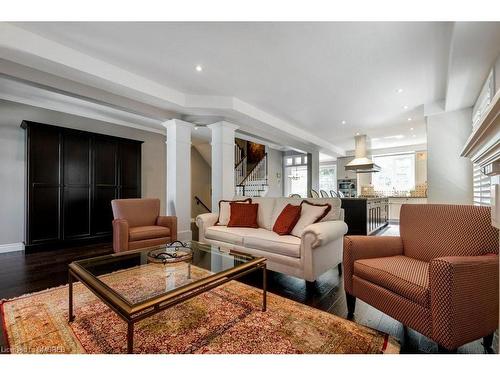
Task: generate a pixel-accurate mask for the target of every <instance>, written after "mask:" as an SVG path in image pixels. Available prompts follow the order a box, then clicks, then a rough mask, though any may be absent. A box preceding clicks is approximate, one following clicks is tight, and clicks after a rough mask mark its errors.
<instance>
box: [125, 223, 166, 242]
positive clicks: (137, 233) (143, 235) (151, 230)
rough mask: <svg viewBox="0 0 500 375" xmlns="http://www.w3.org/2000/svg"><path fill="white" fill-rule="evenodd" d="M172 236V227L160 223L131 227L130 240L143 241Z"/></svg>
mask: <svg viewBox="0 0 500 375" xmlns="http://www.w3.org/2000/svg"><path fill="white" fill-rule="evenodd" d="M161 237H170V228H166V227H160V226H158V225H148V226H144V227H133V228H129V238H130V241H141V240H148V239H152V238H161Z"/></svg>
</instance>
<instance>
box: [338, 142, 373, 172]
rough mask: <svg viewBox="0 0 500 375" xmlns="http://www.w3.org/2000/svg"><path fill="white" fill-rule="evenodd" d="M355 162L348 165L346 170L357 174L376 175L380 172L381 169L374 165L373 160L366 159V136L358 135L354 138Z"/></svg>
mask: <svg viewBox="0 0 500 375" xmlns="http://www.w3.org/2000/svg"><path fill="white" fill-rule="evenodd" d="M354 142H355V148H354V160H352V161H351V162H349V163H348V164H346V166H345V169H346V170H349V171H355V172H356V173H374V172H380V170H381V168H380V167H379V166H378V165H377V164H374V163H373V161H372V160H371V159H368V158H367V157H366V149H367V137H366V135H357V136H356V137H354Z"/></svg>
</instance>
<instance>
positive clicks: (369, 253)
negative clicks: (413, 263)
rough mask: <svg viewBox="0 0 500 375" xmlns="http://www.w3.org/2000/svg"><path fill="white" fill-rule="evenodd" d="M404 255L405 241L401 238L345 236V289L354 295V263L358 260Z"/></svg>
mask: <svg viewBox="0 0 500 375" xmlns="http://www.w3.org/2000/svg"><path fill="white" fill-rule="evenodd" d="M401 254H403V241H402V240H401V237H399V236H380V237H378V236H377V237H375V236H345V237H344V256H343V262H344V289H345V290H346V291H347V292H348V293H349V294H353V291H352V277H353V275H354V262H355V261H356V260H358V259H369V258H382V257H390V256H394V255H401Z"/></svg>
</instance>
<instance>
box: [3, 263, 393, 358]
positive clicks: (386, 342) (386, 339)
mask: <svg viewBox="0 0 500 375" xmlns="http://www.w3.org/2000/svg"><path fill="white" fill-rule="evenodd" d="M138 267H139V266H138ZM132 268H137V267H132ZM128 270H130V269H127V270H118V271H114V272H111V273H108V274H105V275H103V276H104V277H108V276H111V275H113V274H117V273H122V272H125V271H128ZM234 282H236V283H239V284H242V285H244V286H245V287H247V288H250V289H253V290H255V291H259V292H261V291H262V290H261V289H260V288H257V287H254V286H252V285H248V284H245V283H242V282H240V281H238V280H235V281H234ZM77 284H82V283H81V282H80V281H77V282H74V286H76V285H77ZM68 285H69V284H61V285H59V286H55V287H50V288H46V289H43V290H40V291H36V292H32V293H25V294H22V295H20V296H17V297H12V298H3V299H0V313H1V317H2V319H1V320H2V322H1V325H0V329H2V332H3V337H4V340H5V344H6V345H7V348H9V347H10V342H9V335H8V331H7V322H6V316H5V305H6V304H7V303H10V302H15V301H18V300H22V299H26V298H30V297H33V296H38V295H42V294H47V293H50V292H53V291H55V290H58V289H66V288H68ZM82 285H83V284H82ZM269 294H272V295H273V296H275V297H277V298H279V299H284V300H286V301H287V302H289V303H292V304H296V305H299V306H305V307H307V308H309V309H312V310H315V311H316V312H318V313H319V314H322V315H326V316H330V315H333V316H335V317H336V318H339V319H342V320H346V321H350V320H348V319H345V318H342V317H340V316H337V315H335V314H331V313H329V312H327V311H323V310H320V309H318V308H316V307H313V306H308V305H304V304H302V303H300V302H297V301H295V300H292V299H290V298H287V297H284V296H280V295H278V294H276V293H271V292H268V295H269ZM350 322H352V323H354V324H358V325H360V326H363V327H366V328H369V329H372V330H374V331H377V332H379V333H381V334H382V335H383V337H384V342H383V345H382V353H381V354H399V353H385V350H386V349H387V347H388V345H389V342H390V341H391V340H392V341H394V343H396V344H397V345H400V342H399V340H397V339H396V338H395V337H392V336H391V335H389V334H388V333H385V332H382V331H378V330H376V329H373V328H370V327H368V326H364V325H362V324H359V323H356V322H353V321H350ZM68 326H69V328H70V331H71V334H72V336H74V338H75V339H76V341H77V342H78V343H79V344H80V346H81V348H82V349H83V351H84V353H81V354H89V353H88V352H86V350H85V348H84V345H83V343H82V342H81V340H80V338H79V337H78V335H77V334H76V332H75V331H74V327H73V326H72V325H71V324H68ZM8 354H13V353H11V352H10V351H8ZM288 355H293V354H288Z"/></svg>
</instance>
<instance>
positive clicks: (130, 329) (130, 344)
mask: <svg viewBox="0 0 500 375" xmlns="http://www.w3.org/2000/svg"><path fill="white" fill-rule="evenodd" d="M133 352H134V323H132V322H128V323H127V353H128V354H132V353H133Z"/></svg>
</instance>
